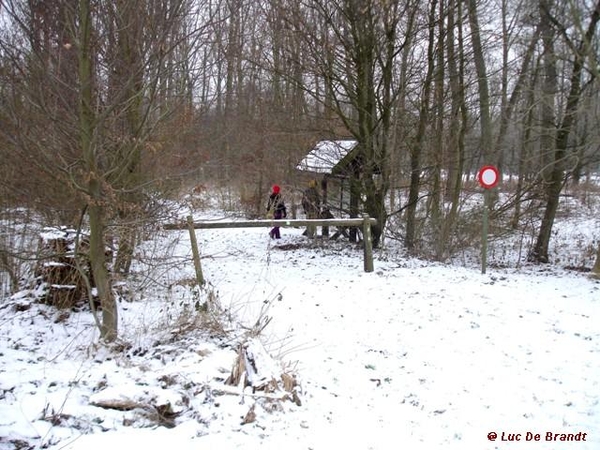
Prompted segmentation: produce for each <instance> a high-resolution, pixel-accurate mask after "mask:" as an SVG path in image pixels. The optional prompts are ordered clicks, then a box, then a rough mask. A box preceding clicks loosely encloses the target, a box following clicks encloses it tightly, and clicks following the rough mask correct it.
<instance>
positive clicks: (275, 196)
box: [267, 185, 287, 239]
mask: <svg viewBox="0 0 600 450" xmlns="http://www.w3.org/2000/svg"><path fill="white" fill-rule="evenodd" d="M271 213H272V214H273V219H275V220H277V219H285V218H286V217H287V210H286V208H285V203H284V202H283V199H282V198H281V188H280V187H279V186H278V185H274V186H273V192H271V195H270V196H269V203H267V216H269V215H270V214H271ZM269 236H271V239H281V233H280V232H279V227H273V229H272V230H271V231H270V232H269Z"/></svg>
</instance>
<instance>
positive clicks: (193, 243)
mask: <svg viewBox="0 0 600 450" xmlns="http://www.w3.org/2000/svg"><path fill="white" fill-rule="evenodd" d="M187 223H188V230H189V232H190V243H191V246H192V257H193V259H194V268H195V269H196V281H197V282H198V284H199V285H200V286H204V275H203V274H202V266H201V265H200V252H199V251H198V241H197V240H196V230H195V229H194V219H193V218H192V216H187Z"/></svg>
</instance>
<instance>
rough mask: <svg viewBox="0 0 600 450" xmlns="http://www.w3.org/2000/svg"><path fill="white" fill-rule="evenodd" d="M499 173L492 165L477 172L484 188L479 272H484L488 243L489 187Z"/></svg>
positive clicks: (498, 176) (478, 179) (490, 187)
mask: <svg viewBox="0 0 600 450" xmlns="http://www.w3.org/2000/svg"><path fill="white" fill-rule="evenodd" d="M499 178H500V174H499V172H498V169H497V168H496V167H494V166H483V167H482V168H481V169H479V173H478V174H477V181H479V184H480V185H481V187H482V188H484V189H485V191H484V192H483V219H482V220H483V224H482V227H481V230H482V231H481V273H482V274H485V271H486V268H487V244H488V222H489V209H490V206H491V205H490V199H491V195H490V189H492V188H493V187H494V186H496V185H497V184H498V180H499Z"/></svg>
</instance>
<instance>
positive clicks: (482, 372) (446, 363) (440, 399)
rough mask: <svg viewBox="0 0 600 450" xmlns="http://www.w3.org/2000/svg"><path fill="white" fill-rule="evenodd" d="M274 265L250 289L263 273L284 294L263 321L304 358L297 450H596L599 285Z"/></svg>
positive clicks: (287, 258) (276, 258)
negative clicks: (561, 437)
mask: <svg viewBox="0 0 600 450" xmlns="http://www.w3.org/2000/svg"><path fill="white" fill-rule="evenodd" d="M317 255H318V252H317ZM269 258H270V261H269V263H268V267H269V268H268V269H265V268H264V267H263V268H261V269H259V270H260V273H256V278H258V277H259V276H260V275H261V274H262V276H265V272H268V274H267V275H266V278H267V280H268V281H267V283H266V284H267V285H269V284H270V285H271V287H272V289H273V290H274V291H277V290H279V289H281V290H282V293H283V299H282V301H281V302H275V304H274V306H273V308H272V310H271V311H270V313H271V314H272V315H273V316H274V320H273V322H272V323H273V327H275V328H276V331H275V332H274V334H275V336H276V337H279V338H280V337H282V336H286V335H290V336H291V337H290V340H291V341H290V342H289V343H288V345H290V346H292V347H299V348H301V349H304V350H299V351H297V352H292V353H291V354H289V355H287V356H288V357H289V358H290V359H298V360H299V362H300V366H299V369H300V374H301V377H302V379H303V380H304V383H305V386H304V387H305V390H306V395H307V400H306V404H305V407H304V408H303V409H302V410H300V411H298V416H299V417H301V419H300V420H298V424H299V423H301V424H302V426H300V427H297V428H294V427H293V425H292V426H290V424H288V423H286V424H285V427H286V429H285V430H284V432H285V433H286V434H287V435H291V437H293V439H292V442H298V443H299V445H298V448H307V444H308V447H309V448H313V449H325V448H329V446H330V445H334V444H335V445H336V447H337V446H340V445H345V446H346V448H356V449H371V448H372V449H387V448H392V447H390V443H393V442H396V443H398V445H402V446H404V445H409V446H410V448H423V449H425V448H445V449H451V448H456V449H465V448H467V449H471V448H473V449H475V448H490V449H492V448H505V447H504V446H503V445H518V444H519V443H516V444H515V443H506V442H504V443H502V442H496V443H495V444H492V443H490V442H489V441H488V440H487V435H488V433H489V432H498V433H499V434H501V433H502V432H503V431H504V432H506V433H521V434H523V439H525V433H526V432H527V431H530V432H533V433H539V434H541V435H542V438H541V439H542V440H543V439H544V438H545V434H546V433H547V432H552V433H578V432H587V433H588V436H587V441H586V442H580V443H578V444H577V447H576V448H585V449H592V448H600V435H598V434H597V433H594V431H595V430H598V429H600V426H599V425H600V418H599V414H600V405H599V403H598V402H599V399H600V396H599V387H600V386H599V381H600V333H599V329H598V326H597V325H596V322H594V318H596V319H597V318H598V317H600V315H599V307H600V306H599V303H598V300H600V291H599V289H598V284H594V283H592V282H590V281H589V280H587V279H584V278H583V277H581V278H577V277H569V278H557V277H555V276H547V275H544V274H543V273H542V274H540V275H537V276H531V275H524V274H518V273H505V274H494V273H491V274H489V273H488V275H481V274H480V273H476V272H473V271H472V270H467V269H457V268H449V267H444V266H439V267H435V266H427V267H422V268H392V266H393V264H385V263H381V262H379V263H377V264H376V271H375V273H372V274H366V273H363V272H362V271H361V268H362V265H361V264H362V261H361V260H360V252H356V253H355V255H354V257H348V258H340V259H338V260H337V261H338V262H339V264H340V266H341V267H334V268H330V270H329V271H327V273H323V267H324V266H325V267H326V265H327V264H329V263H330V261H328V260H327V259H326V258H325V257H320V256H316V257H315V259H312V260H305V259H303V258H302V257H297V256H296V255H295V254H294V252H293V251H278V250H272V251H271V252H270V257H269ZM252 263H253V264H254V263H258V264H257V265H258V266H260V263H259V262H258V261H252ZM253 264H249V265H247V266H246V270H247V271H250V270H251V269H250V267H251V266H252V265H253ZM344 265H345V266H346V267H343V266H344ZM223 269H224V267H223V265H220V273H223V272H222V271H223ZM232 271H233V269H229V268H226V269H225V272H226V273H228V274H230V275H232ZM245 278H246V280H248V279H255V278H254V277H253V276H252V275H248V276H247V277H245ZM253 289H254V288H253ZM268 289H269V288H268V287H267V288H263V292H265V293H268ZM257 290H258V291H260V289H259V288H256V290H255V291H254V292H256V291H257ZM593 299H596V300H595V301H594V302H591V301H590V300H593ZM298 424H297V425H298ZM274 426H275V425H274ZM266 434H269V433H266ZM273 435H274V436H279V433H273ZM265 439H267V441H268V439H269V438H268V437H267V438H265ZM528 444H529V445H530V447H527V448H552V449H559V448H575V447H573V442H558V443H557V442H554V443H552V444H549V443H548V442H539V443H535V442H534V443H531V442H529V443H528ZM536 445H537V447H536ZM548 445H551V447H548ZM394 447H395V446H394Z"/></svg>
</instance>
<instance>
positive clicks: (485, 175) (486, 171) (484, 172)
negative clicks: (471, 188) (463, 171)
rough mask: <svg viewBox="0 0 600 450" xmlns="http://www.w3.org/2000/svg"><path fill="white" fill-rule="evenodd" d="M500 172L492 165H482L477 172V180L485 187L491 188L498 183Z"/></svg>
mask: <svg viewBox="0 0 600 450" xmlns="http://www.w3.org/2000/svg"><path fill="white" fill-rule="evenodd" d="M499 179H500V174H499V172H498V169H497V168H496V167H494V166H483V167H482V168H481V169H479V173H478V174H477V181H479V184H480V185H481V186H482V187H484V188H485V189H491V188H493V187H494V186H496V185H497V184H498V181H499Z"/></svg>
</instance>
